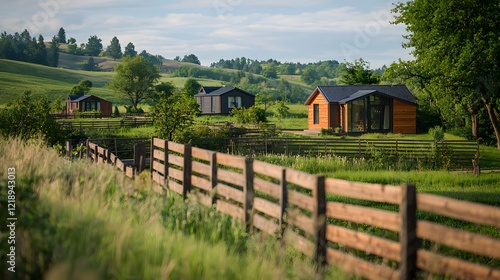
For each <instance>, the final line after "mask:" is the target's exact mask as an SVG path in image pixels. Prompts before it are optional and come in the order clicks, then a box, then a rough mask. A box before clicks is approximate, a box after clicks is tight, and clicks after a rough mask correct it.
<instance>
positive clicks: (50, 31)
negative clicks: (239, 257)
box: [0, 0, 411, 68]
mask: <svg viewBox="0 0 500 280" xmlns="http://www.w3.org/2000/svg"><path fill="white" fill-rule="evenodd" d="M7 1H8V0H1V3H0V32H3V31H6V32H7V33H9V34H13V33H15V32H22V31H23V30H24V29H27V30H28V31H29V32H30V34H31V35H32V36H36V37H38V35H39V34H41V35H43V36H44V37H45V40H47V41H50V39H51V38H52V37H53V36H54V35H57V32H58V30H59V28H60V27H63V28H64V29H65V31H66V37H67V38H68V39H69V38H70V37H73V38H75V39H76V41H77V43H78V44H81V43H86V42H87V41H88V38H89V37H90V36H92V35H97V36H98V37H99V38H101V39H102V43H103V45H104V47H106V46H107V45H109V44H110V41H111V39H112V38H113V37H114V36H116V37H117V38H118V39H119V41H120V44H121V46H122V49H123V48H124V47H125V46H126V45H127V44H128V43H129V42H132V43H133V44H134V45H135V49H136V51H138V52H141V51H142V50H146V51H148V52H149V53H152V54H155V55H162V56H163V57H165V58H169V59H173V58H174V57H176V56H180V57H181V58H182V57H183V56H184V55H189V54H195V55H196V56H197V57H198V58H199V59H200V61H201V64H202V65H206V66H209V65H210V63H212V62H217V61H219V60H220V59H233V58H236V57H246V58H250V59H257V60H267V59H270V58H272V59H276V60H278V61H281V62H301V63H308V62H318V61H324V60H337V61H339V62H353V61H354V60H356V59H359V58H363V59H364V60H365V61H368V62H369V63H370V65H371V68H379V67H382V66H383V65H387V66H388V65H390V64H391V63H392V62H394V61H397V60H398V59H399V58H402V59H411V56H410V54H409V53H410V50H408V49H403V48H402V47H401V44H402V43H403V42H404V39H403V35H404V34H406V31H405V27H404V26H401V25H393V24H390V21H392V20H393V15H392V14H391V13H390V9H391V8H392V5H393V4H392V3H393V0H391V1H387V2H386V1H385V0H384V1H369V0H350V1H344V0H338V1H337V0H335V1H332V0H308V1H304V0H283V1H280V0H183V1H173V0H78V1H76V0H17V1H8V3H5V2H7Z"/></svg>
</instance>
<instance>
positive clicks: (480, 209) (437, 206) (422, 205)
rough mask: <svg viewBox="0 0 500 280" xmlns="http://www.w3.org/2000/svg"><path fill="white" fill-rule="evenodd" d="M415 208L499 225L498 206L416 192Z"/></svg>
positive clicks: (499, 213) (499, 212) (480, 222)
mask: <svg viewBox="0 0 500 280" xmlns="http://www.w3.org/2000/svg"><path fill="white" fill-rule="evenodd" d="M417 208H418V209H419V210H422V211H428V212H433V213H436V214H440V215H444V216H448V217H451V218H457V219H461V220H465V221H469V222H473V223H479V224H485V225H491V226H495V227H500V209H499V208H498V207H493V206H487V205H482V204H478V203H473V202H468V201H461V200H457V199H453V198H447V197H442V196H437V195H432V194H426V193H419V194H417Z"/></svg>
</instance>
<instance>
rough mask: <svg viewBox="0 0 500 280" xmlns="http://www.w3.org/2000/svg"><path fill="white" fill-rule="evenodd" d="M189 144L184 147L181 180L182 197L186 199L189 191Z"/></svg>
mask: <svg viewBox="0 0 500 280" xmlns="http://www.w3.org/2000/svg"><path fill="white" fill-rule="evenodd" d="M191 167H192V156H191V144H185V145H184V177H183V179H182V197H183V198H184V199H186V197H187V193H188V192H190V191H191V173H192V172H191Z"/></svg>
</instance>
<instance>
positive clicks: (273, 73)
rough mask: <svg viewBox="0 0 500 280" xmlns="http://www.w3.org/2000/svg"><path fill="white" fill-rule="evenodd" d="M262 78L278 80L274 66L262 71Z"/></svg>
mask: <svg viewBox="0 0 500 280" xmlns="http://www.w3.org/2000/svg"><path fill="white" fill-rule="evenodd" d="M261 74H262V76H264V77H266V78H268V79H277V78H278V72H277V71H276V66H274V65H271V66H268V67H266V68H265V69H264V70H262V72H261Z"/></svg>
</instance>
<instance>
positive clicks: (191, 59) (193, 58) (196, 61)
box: [182, 54, 201, 65]
mask: <svg viewBox="0 0 500 280" xmlns="http://www.w3.org/2000/svg"><path fill="white" fill-rule="evenodd" d="M182 62H189V63H194V64H198V65H200V64H201V63H200V60H199V59H198V57H197V56H196V55H194V54H190V55H185V56H184V58H183V59H182Z"/></svg>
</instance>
